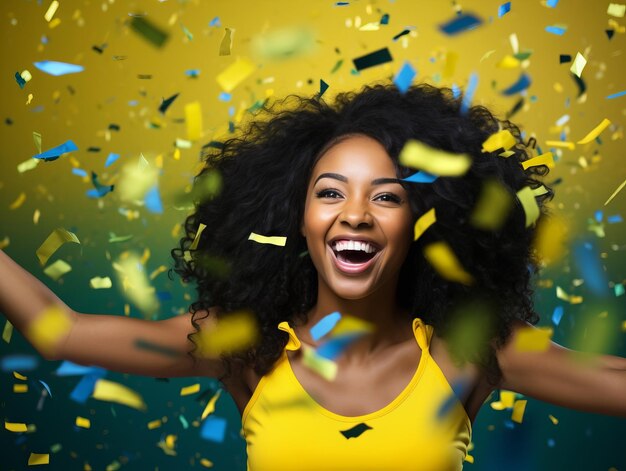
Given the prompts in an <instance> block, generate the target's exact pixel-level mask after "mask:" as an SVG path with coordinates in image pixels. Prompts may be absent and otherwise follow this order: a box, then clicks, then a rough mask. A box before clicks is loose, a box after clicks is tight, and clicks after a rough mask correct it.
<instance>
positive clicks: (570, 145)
mask: <svg viewBox="0 0 626 471" xmlns="http://www.w3.org/2000/svg"><path fill="white" fill-rule="evenodd" d="M546 145H547V146H550V147H564V148H566V149H569V150H574V149H575V148H576V144H574V143H573V142H569V141H546Z"/></svg>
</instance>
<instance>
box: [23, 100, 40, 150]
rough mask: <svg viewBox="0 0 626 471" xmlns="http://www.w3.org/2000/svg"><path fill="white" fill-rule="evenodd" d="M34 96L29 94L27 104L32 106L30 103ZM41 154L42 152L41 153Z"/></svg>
mask: <svg viewBox="0 0 626 471" xmlns="http://www.w3.org/2000/svg"><path fill="white" fill-rule="evenodd" d="M33 98H34V95H33V94H32V93H29V94H28V99H27V100H26V104H27V105H30V103H31V102H32V101H33ZM39 153H40V154H41V152H39Z"/></svg>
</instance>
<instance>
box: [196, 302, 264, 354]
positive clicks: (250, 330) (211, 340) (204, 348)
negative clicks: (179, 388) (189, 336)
mask: <svg viewBox="0 0 626 471" xmlns="http://www.w3.org/2000/svg"><path fill="white" fill-rule="evenodd" d="M193 335H194V336H196V337H197V338H198V342H197V344H198V346H199V348H200V355H202V356H205V357H210V358H218V357H219V355H220V354H221V353H226V352H233V351H237V350H245V349H246V348H248V347H250V346H251V345H253V344H254V343H256V342H257V340H258V335H259V334H258V326H257V321H256V318H255V317H254V315H253V314H252V313H250V312H247V311H239V312H233V313H230V314H228V316H226V317H223V318H219V319H216V325H214V326H212V327H211V328H208V327H207V328H203V329H201V330H200V332H197V333H194V334H193Z"/></svg>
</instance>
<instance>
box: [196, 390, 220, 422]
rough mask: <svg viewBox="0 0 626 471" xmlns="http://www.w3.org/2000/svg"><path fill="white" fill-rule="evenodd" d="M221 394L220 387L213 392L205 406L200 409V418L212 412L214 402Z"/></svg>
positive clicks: (213, 410) (202, 418)
mask: <svg viewBox="0 0 626 471" xmlns="http://www.w3.org/2000/svg"><path fill="white" fill-rule="evenodd" d="M221 394H222V390H221V389H218V390H217V392H216V393H215V394H213V397H212V398H211V399H210V400H209V402H207V405H206V407H205V408H204V410H203V411H202V417H201V420H204V419H205V418H206V417H207V416H208V415H209V414H212V413H213V412H215V403H216V402H217V400H218V399H219V397H220V395H221Z"/></svg>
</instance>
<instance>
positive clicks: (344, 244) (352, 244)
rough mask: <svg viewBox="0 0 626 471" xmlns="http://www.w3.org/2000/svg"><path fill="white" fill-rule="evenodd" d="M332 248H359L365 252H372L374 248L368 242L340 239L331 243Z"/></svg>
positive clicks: (336, 249)
mask: <svg viewBox="0 0 626 471" xmlns="http://www.w3.org/2000/svg"><path fill="white" fill-rule="evenodd" d="M333 250H335V251H337V252H341V251H343V250H360V251H362V252H365V253H374V252H376V249H375V248H374V247H373V246H372V245H371V244H370V243H368V242H360V241H354V240H340V241H336V242H334V243H333Z"/></svg>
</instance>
